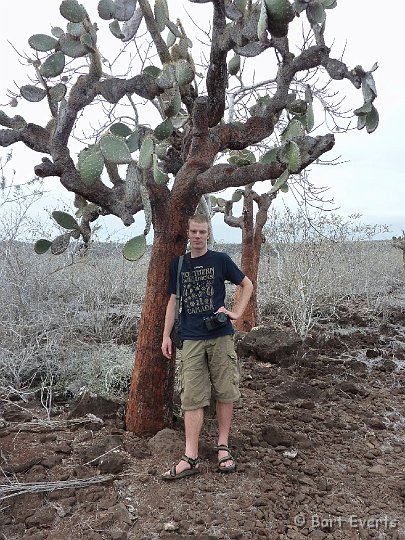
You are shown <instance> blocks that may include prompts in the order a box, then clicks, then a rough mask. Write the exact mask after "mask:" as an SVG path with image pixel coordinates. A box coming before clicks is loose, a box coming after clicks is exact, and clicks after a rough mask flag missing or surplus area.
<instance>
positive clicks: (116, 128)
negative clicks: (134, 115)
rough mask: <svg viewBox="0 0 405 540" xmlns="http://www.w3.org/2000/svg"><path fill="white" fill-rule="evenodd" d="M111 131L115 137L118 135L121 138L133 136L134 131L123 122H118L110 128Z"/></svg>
mask: <svg viewBox="0 0 405 540" xmlns="http://www.w3.org/2000/svg"><path fill="white" fill-rule="evenodd" d="M110 131H111V133H112V134H113V135H118V136H119V137H128V136H129V135H131V134H132V129H131V128H130V127H128V126H127V125H126V124H123V123H122V122H117V123H116V124H113V125H112V126H111V127H110Z"/></svg>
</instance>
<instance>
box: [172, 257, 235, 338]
mask: <svg viewBox="0 0 405 540" xmlns="http://www.w3.org/2000/svg"><path fill="white" fill-rule="evenodd" d="M178 263H179V257H176V258H174V259H173V260H172V262H171V264H170V277H169V293H170V294H176V279H177V267H178ZM244 277H245V274H244V273H243V272H242V271H241V270H240V269H239V268H238V267H237V266H236V264H235V263H234V262H233V260H232V259H231V258H230V257H229V255H227V254H226V253H222V252H219V251H212V250H208V251H207V253H205V254H204V255H202V256H201V257H194V258H191V256H190V254H189V253H187V254H186V255H185V257H184V259H183V265H182V267H181V274H180V288H181V299H182V304H181V334H182V336H181V337H182V338H183V339H194V340H196V339H212V338H216V337H219V336H226V335H228V334H233V333H234V329H233V326H232V323H231V321H230V320H228V322H227V324H226V326H224V327H221V328H218V329H215V330H211V331H210V330H208V329H207V328H206V326H205V323H204V318H205V317H209V316H210V315H212V314H213V313H215V312H216V311H217V309H218V308H220V307H221V306H224V305H225V293H226V291H225V281H230V282H231V283H233V284H235V285H239V284H240V283H241V281H242V280H243V278H244Z"/></svg>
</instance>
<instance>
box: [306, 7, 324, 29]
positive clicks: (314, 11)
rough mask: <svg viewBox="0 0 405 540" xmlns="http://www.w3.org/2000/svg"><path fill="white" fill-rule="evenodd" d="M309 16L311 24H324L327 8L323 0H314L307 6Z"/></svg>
mask: <svg viewBox="0 0 405 540" xmlns="http://www.w3.org/2000/svg"><path fill="white" fill-rule="evenodd" d="M307 17H308V21H309V22H310V23H311V24H323V23H324V22H325V20H326V13H325V8H324V7H323V5H322V3H321V2H313V3H312V4H309V5H308V7H307Z"/></svg>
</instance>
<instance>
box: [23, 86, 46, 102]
mask: <svg viewBox="0 0 405 540" xmlns="http://www.w3.org/2000/svg"><path fill="white" fill-rule="evenodd" d="M20 92H21V95H22V97H23V98H24V99H26V100H27V101H31V102H37V101H41V100H43V99H44V97H45V96H46V91H45V90H44V89H43V88H38V87H36V86H32V85H31V84H26V85H24V86H22V87H21V88H20Z"/></svg>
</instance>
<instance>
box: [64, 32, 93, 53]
mask: <svg viewBox="0 0 405 540" xmlns="http://www.w3.org/2000/svg"><path fill="white" fill-rule="evenodd" d="M59 46H60V50H61V51H62V52H63V53H64V54H66V56H70V57H71V58H79V57H80V56H85V55H86V54H87V53H88V52H89V51H88V48H87V47H86V46H85V45H83V43H82V42H81V41H79V40H78V39H75V38H74V37H72V36H71V35H69V34H65V35H64V36H62V37H61V38H60V40H59Z"/></svg>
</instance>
